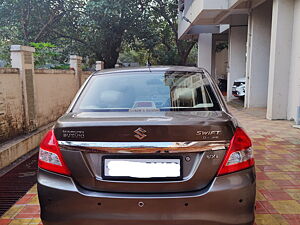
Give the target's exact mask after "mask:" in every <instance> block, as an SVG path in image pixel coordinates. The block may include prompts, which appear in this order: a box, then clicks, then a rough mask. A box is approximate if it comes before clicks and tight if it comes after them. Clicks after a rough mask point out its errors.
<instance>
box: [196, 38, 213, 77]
mask: <svg viewBox="0 0 300 225" xmlns="http://www.w3.org/2000/svg"><path fill="white" fill-rule="evenodd" d="M211 59H212V34H200V35H199V39H198V67H201V68H204V69H206V70H207V71H208V72H209V73H211V71H212V69H211V64H212V60H211Z"/></svg>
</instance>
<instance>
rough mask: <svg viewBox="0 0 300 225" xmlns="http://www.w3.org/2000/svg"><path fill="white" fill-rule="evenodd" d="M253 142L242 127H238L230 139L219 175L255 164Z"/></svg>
mask: <svg viewBox="0 0 300 225" xmlns="http://www.w3.org/2000/svg"><path fill="white" fill-rule="evenodd" d="M251 146H252V143H251V140H250V138H249V137H248V135H247V134H246V133H245V132H244V131H243V129H241V128H237V129H236V131H235V133H234V136H233V138H232V139H231V141H230V145H229V148H228V150H227V152H226V155H225V157H224V160H223V162H222V165H221V167H220V169H219V171H218V175H224V174H227V173H232V172H236V171H239V170H243V169H246V168H249V167H251V166H253V165H254V158H253V150H252V148H251Z"/></svg>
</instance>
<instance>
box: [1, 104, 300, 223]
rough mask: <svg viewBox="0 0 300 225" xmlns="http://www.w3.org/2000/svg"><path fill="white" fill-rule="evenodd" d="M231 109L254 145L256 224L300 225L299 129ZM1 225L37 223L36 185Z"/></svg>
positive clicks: (259, 113)
mask: <svg viewBox="0 0 300 225" xmlns="http://www.w3.org/2000/svg"><path fill="white" fill-rule="evenodd" d="M230 108H231V111H232V112H233V113H234V114H235V115H236V116H237V117H238V119H239V121H240V122H241V125H242V126H243V127H244V128H245V129H246V130H247V131H248V133H249V134H250V136H251V137H252V140H253V143H254V149H255V158H256V170H257V179H258V180H257V205H256V207H257V210H256V212H257V213H256V225H265V224H266V225H288V224H291V225H296V224H297V225H299V224H300V130H299V129H295V128H292V123H291V122H289V121H269V120H266V119H264V116H265V110H264V109H252V110H244V109H243V108H241V107H239V106H238V105H234V107H232V106H231V107H230ZM4 224H5V225H6V224H9V225H14V224H40V218H39V205H38V198H37V194H36V186H34V187H33V188H32V189H31V190H30V191H29V192H28V193H27V194H26V195H25V196H24V197H23V198H22V199H21V200H19V202H17V203H16V204H15V205H14V206H13V207H12V208H11V209H10V210H9V211H7V212H6V213H5V214H4V215H3V216H2V218H1V219H0V225H4ZM187 225H188V224H187Z"/></svg>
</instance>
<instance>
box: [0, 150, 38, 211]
mask: <svg viewBox="0 0 300 225" xmlns="http://www.w3.org/2000/svg"><path fill="white" fill-rule="evenodd" d="M37 159H38V154H37V153H36V154H34V155H33V156H31V157H30V158H28V159H26V160H25V161H24V162H22V163H20V164H18V165H17V166H16V167H14V168H13V169H11V170H10V171H8V172H7V173H5V174H4V175H3V176H1V177H0V216H1V215H3V214H4V213H5V212H6V211H7V210H8V209H9V208H10V207H11V206H13V205H14V204H15V203H16V202H17V201H18V200H19V199H20V198H21V197H23V196H24V195H25V194H26V193H27V191H28V190H29V189H30V188H31V187H32V186H33V185H34V184H35V183H36V175H37Z"/></svg>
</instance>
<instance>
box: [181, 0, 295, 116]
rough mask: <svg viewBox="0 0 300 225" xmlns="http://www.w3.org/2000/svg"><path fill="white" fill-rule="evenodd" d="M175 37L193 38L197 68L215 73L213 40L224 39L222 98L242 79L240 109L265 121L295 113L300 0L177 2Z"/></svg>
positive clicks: (214, 42) (228, 98)
mask: <svg viewBox="0 0 300 225" xmlns="http://www.w3.org/2000/svg"><path fill="white" fill-rule="evenodd" d="M178 26H179V27H178V30H179V39H195V38H197V39H198V47H199V50H198V66H200V67H204V68H206V69H207V70H208V71H210V72H211V73H212V76H216V75H217V74H216V66H215V64H216V51H215V49H216V44H217V43H218V41H220V40H227V41H228V68H227V86H228V87H227V90H228V91H227V93H228V94H227V100H228V101H230V100H231V99H233V98H234V97H233V96H232V95H231V87H232V85H233V82H234V80H235V79H237V78H241V77H243V76H245V77H246V96H245V103H244V104H245V107H246V108H251V107H266V108H267V115H266V116H267V118H268V119H288V120H296V121H297V120H298V118H299V117H300V115H299V114H300V110H299V107H300V0H179V24H178Z"/></svg>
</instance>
